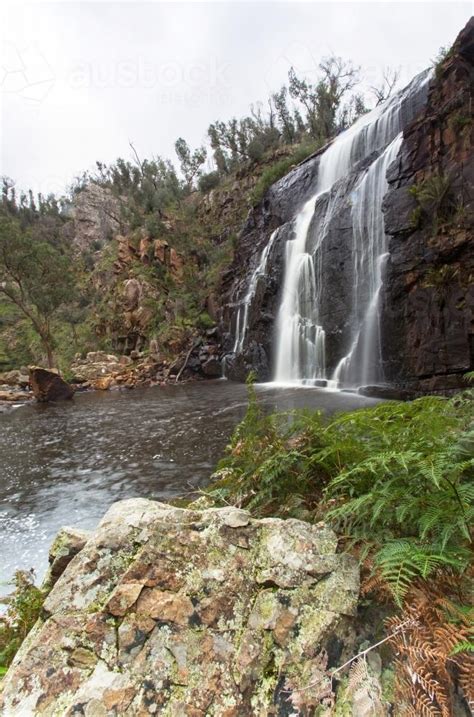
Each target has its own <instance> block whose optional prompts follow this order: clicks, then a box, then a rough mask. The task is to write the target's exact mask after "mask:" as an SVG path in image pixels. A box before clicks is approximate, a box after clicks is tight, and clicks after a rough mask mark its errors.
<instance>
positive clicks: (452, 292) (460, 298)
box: [383, 19, 474, 392]
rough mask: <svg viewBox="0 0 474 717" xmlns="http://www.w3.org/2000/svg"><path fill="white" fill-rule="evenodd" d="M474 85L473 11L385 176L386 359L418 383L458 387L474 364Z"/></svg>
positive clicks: (389, 368) (424, 387)
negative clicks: (473, 102) (386, 180)
mask: <svg viewBox="0 0 474 717" xmlns="http://www.w3.org/2000/svg"><path fill="white" fill-rule="evenodd" d="M473 86H474V19H472V20H471V21H470V22H469V24H468V25H467V26H466V28H465V29H464V30H463V31H462V32H461V34H460V35H459V37H458V39H457V41H456V43H455V44H454V46H453V48H452V50H451V51H450V53H449V54H448V56H447V57H446V59H445V60H444V61H443V62H442V63H441V64H440V65H439V66H438V67H437V68H436V76H435V78H434V80H433V82H432V84H431V87H430V91H429V95H428V101H427V104H426V107H425V108H424V110H423V111H422V113H421V114H420V116H419V117H418V118H417V119H416V120H415V121H414V122H413V123H412V124H411V125H410V126H408V127H407V128H406V130H405V132H404V142H403V144H402V149H401V153H400V156H399V158H398V160H397V163H396V164H395V165H394V166H393V167H392V169H391V171H390V173H389V177H388V179H389V183H390V191H389V192H388V194H387V196H386V198H385V227H386V232H387V234H388V235H389V236H390V243H389V251H390V259H389V262H388V265H387V273H386V278H385V283H384V290H383V300H384V311H383V316H384V321H383V332H384V333H383V335H384V340H383V351H384V363H385V370H386V375H387V378H388V379H389V380H391V381H394V382H397V383H402V384H403V385H405V386H407V387H410V388H414V389H415V390H421V391H430V392H432V391H436V390H449V389H455V388H459V387H461V386H462V385H463V382H462V375H463V373H465V372H466V371H469V369H470V368H471V367H472V365H473V363H474V326H473V323H472V321H473V309H474V284H473V272H474V252H473V237H474V195H473V187H474V184H473V183H474V159H473V153H472V140H473V121H472V88H473Z"/></svg>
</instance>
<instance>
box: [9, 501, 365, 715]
mask: <svg viewBox="0 0 474 717" xmlns="http://www.w3.org/2000/svg"><path fill="white" fill-rule="evenodd" d="M336 542H337V541H336V537H335V535H334V534H333V533H332V531H331V530H330V529H329V528H327V527H325V526H324V525H322V526H311V525H308V524H305V523H303V522H301V521H298V520H286V521H284V520H278V519H265V520H254V519H252V518H251V516H250V515H249V514H248V513H247V512H246V511H241V510H239V509H236V508H233V507H229V508H223V509H216V508H212V509H206V510H203V511H200V510H195V509H181V508H174V507H172V506H168V505H164V504H161V503H155V502H153V501H147V500H144V499H140V498H137V499H131V500H126V501H122V502H120V503H116V504H114V505H113V506H112V507H111V508H110V510H109V511H108V512H107V514H106V515H105V516H104V518H103V520H102V521H101V523H100V524H99V526H98V528H97V530H96V531H95V532H94V533H93V535H92V536H91V537H90V538H89V540H88V541H87V543H86V544H85V545H84V547H83V548H82V549H81V550H80V552H78V553H77V554H76V556H75V558H74V559H73V560H72V561H71V562H70V563H69V565H68V566H67V568H66V569H65V571H64V572H63V573H62V575H61V577H60V578H59V579H58V581H57V582H56V584H55V586H54V587H53V589H52V591H51V592H50V594H49V596H48V598H47V599H46V601H45V603H44V611H43V618H44V619H43V620H42V621H40V622H39V623H38V624H37V626H36V628H35V629H34V631H33V633H32V634H31V635H30V637H29V638H28V640H27V641H26V642H25V643H24V645H23V646H22V648H21V649H20V652H19V653H18V655H17V658H16V660H15V663H14V664H13V665H12V667H11V668H10V670H9V672H8V674H7V675H6V677H5V680H4V685H3V693H2V697H1V702H0V710H3V712H2V713H3V714H8V715H10V714H11V715H14V714H18V715H22V714H24V715H27V714H32V715H33V714H34V715H37V716H38V717H40V716H41V715H44V716H45V715H56V714H58V715H59V714H61V715H72V714H74V713H75V710H76V706H77V705H79V704H80V705H81V714H84V715H105V716H108V715H118V714H126V715H129V716H130V717H133V716H135V715H136V716H137V717H138V716H141V715H145V714H150V713H151V714H160V715H163V716H164V717H166V716H167V717H175V716H176V715H206V714H207V715H215V716H216V717H217V716H219V717H222V716H223V715H226V716H227V717H232V715H235V717H243V716H244V715H249V716H250V715H269V714H279V713H280V712H281V709H283V706H284V708H285V710H286V712H281V714H290V713H295V714H296V713H297V711H298V710H297V709H296V707H295V708H293V711H291V710H292V705H293V700H294V704H296V703H298V705H300V707H299V708H298V709H302V710H304V709H306V710H309V709H311V706H312V704H313V703H312V702H311V700H312V699H313V698H312V696H311V697H307V698H306V695H307V694H309V693H306V692H293V691H294V690H297V689H299V688H301V687H304V686H306V685H307V684H308V682H309V681H310V680H311V675H312V674H314V665H315V664H317V655H318V652H319V650H321V649H323V648H329V646H331V645H334V644H337V645H341V649H342V653H341V654H340V659H341V662H342V661H343V660H344V659H346V657H347V656H348V655H349V654H351V653H352V650H353V645H352V644H351V639H352V638H351V630H350V625H351V617H350V616H351V615H353V614H354V611H355V608H356V603H357V597H358V568H357V565H356V562H355V561H354V560H352V559H351V558H349V557H348V556H342V555H337V554H336V553H335V549H336ZM287 678H291V680H290V682H289V684H290V683H291V686H290V687H287ZM306 699H307V700H308V701H307V702H306V701H305V700H306ZM279 710H280V712H279ZM307 713H308V714H309V713H310V712H307Z"/></svg>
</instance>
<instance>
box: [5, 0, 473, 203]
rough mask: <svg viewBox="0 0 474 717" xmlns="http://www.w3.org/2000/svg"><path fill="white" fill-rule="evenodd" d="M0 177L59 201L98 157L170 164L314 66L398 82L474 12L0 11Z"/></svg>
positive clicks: (318, 7)
mask: <svg viewBox="0 0 474 717" xmlns="http://www.w3.org/2000/svg"><path fill="white" fill-rule="evenodd" d="M1 7H2V17H1V31H0V32H1V40H2V58H1V63H0V64H1V70H0V98H1V108H0V109H1V114H0V122H1V124H0V129H1V148H0V174H7V175H8V176H10V177H13V178H14V179H15V180H16V181H17V183H18V185H19V186H20V187H22V188H27V187H29V186H32V187H33V188H34V189H35V191H38V190H39V191H43V192H48V191H57V192H61V191H63V189H64V187H65V186H66V185H67V184H68V183H69V182H70V181H71V179H72V178H73V177H74V176H75V175H77V174H79V173H80V172H81V171H82V170H85V169H88V168H91V167H93V165H94V163H95V161H96V160H101V161H105V162H110V161H113V160H114V159H115V158H116V157H119V156H122V157H125V158H131V157H130V148H129V145H128V143H129V141H132V142H133V143H134V144H135V146H136V148H137V150H138V152H139V154H140V155H141V156H142V157H146V156H151V155H153V154H160V155H162V156H165V157H170V158H173V159H174V149H173V145H174V141H175V140H176V138H177V137H179V136H182V137H184V138H185V139H186V140H187V141H188V142H189V143H190V144H191V145H193V146H194V145H197V144H200V143H202V142H203V141H205V139H206V130H207V127H208V125H209V123H210V122H211V121H213V120H215V119H229V118H230V117H231V116H237V117H239V116H241V115H243V114H244V113H246V112H247V111H248V108H249V105H250V104H251V103H252V102H253V103H255V102H257V101H259V100H264V99H265V98H266V97H267V96H268V95H269V93H270V92H272V91H275V90H276V89H278V88H279V86H280V85H281V84H282V83H283V82H285V80H286V76H287V72H288V69H289V67H290V66H291V65H294V66H295V68H296V69H297V70H298V71H299V72H301V73H304V74H307V75H308V74H309V75H310V74H311V72H313V71H314V70H315V68H316V67H317V64H318V61H319V59H320V58H321V57H322V56H325V55H328V54H331V53H332V54H337V55H341V56H343V57H344V58H348V59H351V60H353V61H354V62H355V63H357V64H360V65H362V67H363V68H364V71H365V72H364V74H365V78H366V81H367V83H368V84H370V83H371V82H374V81H376V80H377V78H378V76H379V75H380V73H381V71H382V69H383V67H384V66H387V65H388V66H392V67H400V68H401V78H402V79H403V81H405V82H406V81H408V80H409V79H411V77H412V76H413V75H414V74H416V73H417V72H418V71H420V70H421V69H423V68H424V67H426V66H427V65H429V64H430V60H431V59H432V58H433V57H434V56H435V55H436V54H437V52H438V49H439V48H440V46H442V45H450V44H451V43H452V42H453V40H454V39H455V37H456V35H457V33H458V32H459V30H460V29H461V28H462V27H463V26H464V25H465V23H466V21H467V20H468V19H469V16H470V14H471V13H472V3H471V2H464V3H462V2H459V3H458V2H425V3H414V2H406V3H405V2H397V3H360V2H351V3H342V2H330V3H322V2H321V3H320V2H307V3H296V2H278V3H274V2H264V3H255V2H247V3H238V2H214V3H161V2H149V3H144V2H121V3H119V2H99V1H97V2H84V1H83V2H67V1H65V0H62V2H30V3H23V2H21V0H15V2H5V0H3V4H2V6H1Z"/></svg>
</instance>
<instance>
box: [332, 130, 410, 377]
mask: <svg viewBox="0 0 474 717" xmlns="http://www.w3.org/2000/svg"><path fill="white" fill-rule="evenodd" d="M402 140H403V137H402V134H401V133H400V134H399V135H397V137H395V139H394V140H393V142H391V144H389V145H388V147H387V148H386V149H385V151H384V152H383V153H382V154H381V155H380V156H379V157H378V158H377V159H376V160H375V162H373V164H372V165H371V166H370V167H369V169H368V170H367V172H366V173H365V174H364V175H363V177H362V178H361V180H360V181H359V183H358V184H357V186H356V188H355V190H354V192H353V204H352V211H351V214H352V234H353V248H352V261H353V284H352V310H353V317H352V321H351V326H352V331H353V335H352V340H351V347H350V350H349V353H348V354H347V355H346V356H344V357H343V358H342V359H341V360H340V361H339V364H338V365H337V367H336V370H335V371H334V375H333V380H334V381H337V384H338V385H339V384H342V385H343V386H352V387H355V386H362V385H367V384H368V383H378V382H380V381H381V380H382V379H383V374H382V369H381V365H382V356H381V343H380V316H379V295H380V291H381V288H382V275H383V268H384V264H385V262H386V259H387V258H388V253H387V238H386V235H385V230H384V221H383V212H382V200H383V198H384V195H385V193H386V191H387V188H388V183H387V180H386V175H387V169H388V167H389V166H390V164H391V163H392V162H393V160H394V159H395V157H396V156H397V154H398V152H399V150H400V147H401V144H402Z"/></svg>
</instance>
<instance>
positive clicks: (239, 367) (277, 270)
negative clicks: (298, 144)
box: [221, 153, 320, 381]
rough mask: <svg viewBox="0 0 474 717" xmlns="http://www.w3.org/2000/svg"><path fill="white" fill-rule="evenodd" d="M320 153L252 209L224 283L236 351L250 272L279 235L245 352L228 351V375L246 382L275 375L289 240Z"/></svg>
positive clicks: (225, 315)
mask: <svg viewBox="0 0 474 717" xmlns="http://www.w3.org/2000/svg"><path fill="white" fill-rule="evenodd" d="M319 155H320V153H319V154H317V155H315V156H314V157H312V158H310V159H309V160H307V161H306V162H304V163H303V164H301V165H299V166H298V167H296V168H295V169H294V170H292V171H291V172H290V173H289V174H287V175H286V176H285V177H283V178H282V179H280V180H279V181H278V182H276V183H275V184H274V185H273V186H272V187H270V189H269V191H268V192H267V195H266V196H265V199H264V200H263V201H262V203H261V204H260V205H259V206H258V207H256V209H254V210H253V211H251V212H250V214H249V216H248V218H247V221H246V223H245V225H244V228H243V230H242V232H241V234H240V237H239V248H238V251H237V252H236V256H235V259H234V262H233V264H232V265H231V267H230V268H229V270H228V272H227V274H226V275H225V276H224V279H223V283H222V299H221V302H222V304H223V307H224V308H223V312H222V317H221V321H222V325H223V327H224V331H228V332H229V336H228V339H227V343H224V349H226V350H227V351H228V352H229V354H231V352H232V345H233V340H232V336H234V335H235V331H236V325H235V323H236V315H237V310H238V308H239V305H240V304H241V302H242V297H244V296H245V293H246V289H247V283H248V280H249V276H250V275H251V273H252V271H254V270H255V268H256V267H257V266H258V263H259V260H260V257H261V254H262V251H263V249H264V248H265V246H266V245H267V243H268V241H269V239H270V236H271V234H272V232H273V231H274V230H275V229H278V235H277V237H276V240H275V242H274V243H273V245H272V250H271V251H270V253H269V256H268V259H267V265H266V272H265V275H264V276H261V277H259V279H258V281H257V285H256V290H255V295H254V297H253V300H252V302H251V305H250V306H249V315H248V333H247V335H246V340H245V342H244V347H243V351H242V352H239V354H238V355H237V356H233V355H229V356H228V357H227V361H226V376H227V377H228V378H230V379H232V380H235V381H245V378H246V377H247V375H248V374H249V372H250V371H255V372H256V374H257V377H258V380H260V381H266V380H269V379H270V378H271V376H272V358H273V357H272V348H273V339H274V330H275V320H276V316H277V312H278V306H279V300H280V287H281V283H282V276H283V268H284V267H283V259H284V248H285V242H286V241H287V239H289V238H290V237H291V236H292V234H293V226H292V224H293V218H294V215H295V213H296V212H297V211H298V209H299V208H300V207H301V206H302V205H303V204H304V202H305V201H307V200H308V199H309V198H310V196H311V195H312V193H313V192H314V184H315V181H316V177H317V172H318V165H319Z"/></svg>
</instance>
